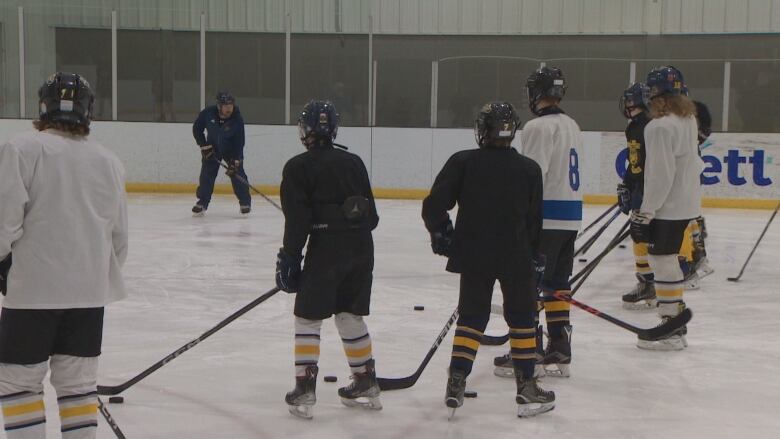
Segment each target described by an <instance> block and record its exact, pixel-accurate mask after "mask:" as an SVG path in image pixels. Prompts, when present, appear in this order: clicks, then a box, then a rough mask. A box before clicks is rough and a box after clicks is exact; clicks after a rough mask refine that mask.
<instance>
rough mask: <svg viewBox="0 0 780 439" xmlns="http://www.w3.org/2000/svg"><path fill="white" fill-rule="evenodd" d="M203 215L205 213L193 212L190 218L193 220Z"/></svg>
mask: <svg viewBox="0 0 780 439" xmlns="http://www.w3.org/2000/svg"><path fill="white" fill-rule="evenodd" d="M205 214H206V212H198V213H195V212H193V213H192V217H193V218H200V217H202V216H203V215H205Z"/></svg>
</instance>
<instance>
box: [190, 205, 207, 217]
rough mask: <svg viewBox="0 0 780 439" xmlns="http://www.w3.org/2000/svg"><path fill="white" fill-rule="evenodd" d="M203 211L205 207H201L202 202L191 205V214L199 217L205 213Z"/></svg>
mask: <svg viewBox="0 0 780 439" xmlns="http://www.w3.org/2000/svg"><path fill="white" fill-rule="evenodd" d="M205 213H206V208H205V207H203V205H202V204H200V203H198V204H196V205H194V206H192V216H194V217H201V216H203V215H205Z"/></svg>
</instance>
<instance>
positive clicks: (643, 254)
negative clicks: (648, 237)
mask: <svg viewBox="0 0 780 439" xmlns="http://www.w3.org/2000/svg"><path fill="white" fill-rule="evenodd" d="M634 263H635V265H636V274H637V275H638V276H640V277H641V278H642V279H644V280H645V281H647V282H652V281H653V280H654V278H655V276H654V275H653V269H652V268H650V263H649V262H648V260H647V243H646V242H641V243H636V242H635V243H634Z"/></svg>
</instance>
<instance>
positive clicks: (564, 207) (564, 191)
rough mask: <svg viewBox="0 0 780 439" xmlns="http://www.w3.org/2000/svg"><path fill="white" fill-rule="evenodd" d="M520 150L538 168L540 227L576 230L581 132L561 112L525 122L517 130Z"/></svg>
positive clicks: (579, 220) (579, 218)
mask: <svg viewBox="0 0 780 439" xmlns="http://www.w3.org/2000/svg"><path fill="white" fill-rule="evenodd" d="M520 138H521V151H522V153H523V154H524V155H525V156H527V157H529V158H531V159H533V160H534V161H536V163H538V164H539V167H541V168H542V180H543V183H544V206H543V214H542V216H543V217H544V225H543V228H544V229H547V230H579V229H580V224H581V223H582V192H581V191H580V188H581V186H582V184H581V183H582V182H581V180H580V175H581V174H580V168H579V165H580V159H581V157H582V155H581V152H582V142H583V140H582V132H581V131H580V127H579V126H578V125H577V122H575V121H574V119H572V118H571V117H569V116H567V115H566V114H564V113H563V112H556V111H555V110H553V111H552V112H551V113H550V114H546V115H543V116H541V117H537V118H536V119H532V120H530V121H528V122H527V123H526V124H525V126H524V127H523V131H522V133H521V136H520Z"/></svg>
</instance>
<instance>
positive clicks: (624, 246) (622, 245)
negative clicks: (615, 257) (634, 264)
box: [618, 244, 626, 248]
mask: <svg viewBox="0 0 780 439" xmlns="http://www.w3.org/2000/svg"><path fill="white" fill-rule="evenodd" d="M618 247H620V248H626V245H625V244H620V245H619V246H618Z"/></svg>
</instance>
